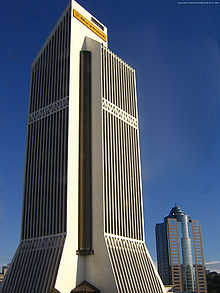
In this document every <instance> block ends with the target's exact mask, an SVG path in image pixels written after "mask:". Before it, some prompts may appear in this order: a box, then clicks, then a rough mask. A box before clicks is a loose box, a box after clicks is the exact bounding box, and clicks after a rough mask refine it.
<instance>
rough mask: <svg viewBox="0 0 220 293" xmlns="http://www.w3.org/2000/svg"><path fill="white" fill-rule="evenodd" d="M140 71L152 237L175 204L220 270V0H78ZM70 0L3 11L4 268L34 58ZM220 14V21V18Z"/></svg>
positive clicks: (18, 199)
mask: <svg viewBox="0 0 220 293" xmlns="http://www.w3.org/2000/svg"><path fill="white" fill-rule="evenodd" d="M78 2H79V3H80V4H81V5H82V6H83V7H85V8H86V9H87V10H88V11H90V12H91V13H92V14H93V15H94V16H96V18H97V19H99V20H100V21H101V22H103V23H104V24H105V25H106V26H107V27H108V36H109V48H110V49H111V50H112V51H113V52H115V53H116V54H117V55H119V56H120V57H121V58H122V59H124V60H125V61H126V62H127V63H128V64H130V65H131V66H132V67H134V68H135V69H136V75H137V92H138V106H139V124H140V142H141V161H142V179H143V199H144V216H145V232H146V243H147V246H148V248H149V251H150V254H151V255H152V257H153V259H154V260H156V245H155V233H154V228H155V224H156V223H160V222H162V221H163V218H164V217H165V216H167V215H168V213H169V212H170V210H171V208H172V207H173V206H174V204H175V203H177V204H178V205H180V207H181V208H182V209H183V210H184V212H185V213H187V214H189V215H191V217H192V218H193V219H199V220H200V221H201V225H202V235H203V245H204V255H205V260H206V262H209V263H211V264H210V265H212V270H213V269H218V270H219V272H220V265H219V264H220V232H219V231H220V229H219V225H220V196H219V195H220V55H219V53H220V51H219V48H220V47H219V44H220V4H219V5H178V4H177V2H176V1H175V0H167V1H165V0H157V1H155V0H145V1H142V0H136V1H130V0H126V1H125V0H120V1H116V0H112V1H101V0H93V1H85V0H79V1H78ZM67 4H68V1H67V0H56V1H51V0H44V1H42V0H38V1H33V0H29V1H24V0H20V1H15V0H11V1H3V2H2V3H1V12H0V50H1V51H0V53H1V54H0V84H1V86H0V235H1V236H0V241H1V242H0V266H1V265H3V264H6V263H7V262H9V261H10V259H11V257H12V256H13V254H14V252H15V250H16V248H17V246H18V243H19V237H20V223H21V209H22V190H23V175H24V159H25V143H26V123H27V111H28V95H29V82H30V68H31V63H32V60H33V59H34V57H35V55H36V54H37V52H38V51H39V49H40V47H41V46H42V44H43V42H44V41H45V40H46V38H47V36H48V34H49V33H50V31H51V30H52V28H53V26H54V24H55V23H56V21H57V19H58V17H59V16H60V15H61V13H62V11H63V10H64V8H65V7H66V5H67ZM218 18H219V19H218Z"/></svg>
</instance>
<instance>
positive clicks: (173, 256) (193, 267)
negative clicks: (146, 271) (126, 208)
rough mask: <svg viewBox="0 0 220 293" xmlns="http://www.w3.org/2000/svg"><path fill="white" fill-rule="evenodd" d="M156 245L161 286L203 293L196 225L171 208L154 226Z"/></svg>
mask: <svg viewBox="0 0 220 293" xmlns="http://www.w3.org/2000/svg"><path fill="white" fill-rule="evenodd" d="M191 235H192V236H191ZM191 239H193V249H192V242H191ZM156 242H157V262H158V271H159V274H160V276H161V279H162V281H163V283H164V284H167V285H168V284H174V285H175V290H176V292H190V293H191V292H195V293H207V286H206V276H205V266H204V257H203V247H202V238H201V227H200V221H199V220H192V219H191V217H190V216H188V215H186V214H185V213H184V212H183V211H182V210H181V208H180V207H179V206H177V205H175V207H173V208H172V210H171V212H170V214H169V215H168V216H167V217H165V218H164V222H163V223H161V224H157V225H156Z"/></svg>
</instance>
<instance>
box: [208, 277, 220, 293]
mask: <svg viewBox="0 0 220 293" xmlns="http://www.w3.org/2000/svg"><path fill="white" fill-rule="evenodd" d="M206 279H207V287H208V293H220V274H218V273H216V272H211V273H209V274H208V275H207V276H206Z"/></svg>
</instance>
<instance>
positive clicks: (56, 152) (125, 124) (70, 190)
mask: <svg viewBox="0 0 220 293" xmlns="http://www.w3.org/2000/svg"><path fill="white" fill-rule="evenodd" d="M20 271H22V274H20ZM84 281H86V282H84ZM80 286H81V287H80ZM85 286H90V288H92V290H95V289H94V288H97V292H99V291H100V292H102V293H114V292H118V293H119V292H121V293H122V292H128V293H130V292H132V293H137V292H138V293H139V292H149V293H150V292H152V293H162V292H165V289H164V287H163V284H162V282H161V280H160V277H159V275H158V273H157V270H156V268H155V266H154V264H153V262H152V259H151V257H150V255H149V253H148V250H147V248H146V246H145V242H144V227H143V207H142V193H141V171H140V152H139V131H138V114H137V98H136V81H135V71H134V69H133V68H131V67H130V66H129V65H128V64H126V63H125V62H124V61H123V60H122V59H120V58H119V57H118V56H116V55H115V54H114V53H113V52H111V51H110V50H109V49H108V48H107V28H106V27H105V26H104V25H103V24H101V23H100V22H99V21H98V20H97V19H96V18H95V17H94V16H92V15H91V14H90V13H88V12H87V11H86V10H85V9H83V8H82V7H81V6H80V5H79V4H77V3H76V2H75V1H72V2H71V3H70V5H69V6H68V7H67V8H66V10H65V11H64V13H63V15H62V16H61V18H60V19H59V21H58V22H57V24H56V26H55V27H54V29H53V31H52V32H51V34H50V35H49V37H48V39H47V41H46V42H45V44H44V45H43V47H42V48H41V50H40V52H39V53H38V55H37V57H36V58H35V59H34V61H33V64H32V72H31V86H30V102H29V114H28V127H27V146H26V167H25V178H24V195H23V212H22V229H21V241H20V244H19V247H18V249H17V251H16V253H15V256H14V258H13V260H12V263H11V265H10V268H9V270H8V273H7V275H6V278H5V280H4V282H3V284H2V285H1V288H0V292H2V293H3V292H4V293H5V292H7V293H14V292H19V293H20V292H22V293H26V292H27V293H30V292H42V293H48V292H52V290H53V289H56V290H58V291H59V292H62V293H70V292H78V291H79V287H80V288H82V287H85ZM77 288H78V289H77ZM77 290H78V291H77ZM92 292H95V291H92Z"/></svg>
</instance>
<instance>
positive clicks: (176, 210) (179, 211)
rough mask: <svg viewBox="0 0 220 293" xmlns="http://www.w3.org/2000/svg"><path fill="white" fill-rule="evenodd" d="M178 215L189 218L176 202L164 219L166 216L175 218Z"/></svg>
mask: <svg viewBox="0 0 220 293" xmlns="http://www.w3.org/2000/svg"><path fill="white" fill-rule="evenodd" d="M180 216H188V217H189V220H191V218H190V216H189V215H187V214H185V213H184V212H183V210H182V209H181V208H180V207H179V206H178V205H177V204H175V206H174V207H173V208H172V209H171V211H170V213H169V215H168V216H166V217H165V218H164V219H167V218H175V219H177V218H179V217H180Z"/></svg>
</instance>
